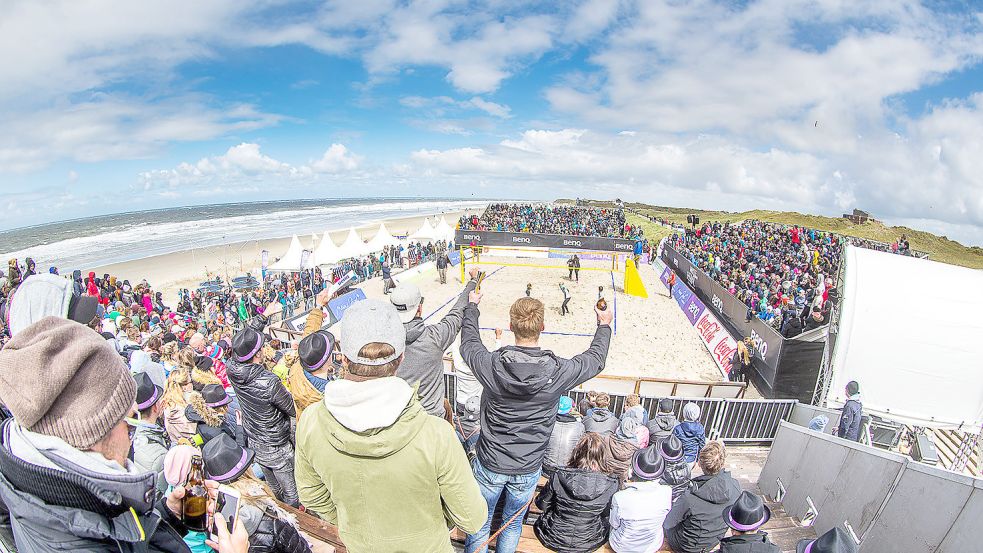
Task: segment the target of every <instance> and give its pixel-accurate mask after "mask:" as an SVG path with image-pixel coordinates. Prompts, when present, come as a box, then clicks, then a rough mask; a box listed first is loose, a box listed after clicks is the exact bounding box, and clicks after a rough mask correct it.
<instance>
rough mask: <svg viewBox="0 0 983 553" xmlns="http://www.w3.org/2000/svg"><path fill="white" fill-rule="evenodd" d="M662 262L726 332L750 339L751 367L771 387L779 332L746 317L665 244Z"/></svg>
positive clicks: (741, 306)
mask: <svg viewBox="0 0 983 553" xmlns="http://www.w3.org/2000/svg"><path fill="white" fill-rule="evenodd" d="M662 261H663V262H665V264H666V267H667V268H668V269H670V270H673V271H675V273H676V274H677V275H679V279H678V280H677V284H676V285H677V286H678V285H679V284H681V283H685V284H686V285H687V287H688V289H689V290H692V292H693V293H695V294H696V296H697V297H698V298H699V299H700V300H701V301H702V302H703V304H704V305H705V307H706V309H707V310H708V311H710V312H712V313H713V314H714V315H716V316H717V318H718V319H719V320H720V321H721V322H723V323H724V324H725V325H726V327H727V330H728V331H729V332H730V333H732V334H733V335H734V336H736V337H738V338H743V337H750V338H751V340H752V341H753V342H754V351H753V352H752V354H753V355H754V357H755V360H756V362H755V363H754V368H755V370H756V371H757V372H758V374H759V375H760V376H761V378H762V379H763V380H765V381H766V382H767V384H768V386H769V387H771V386H773V385H774V383H775V376H776V374H777V372H778V363H779V360H780V358H781V353H782V346H783V344H784V338H782V336H781V334H779V333H778V332H776V331H775V329H773V328H772V327H770V326H768V325H767V324H765V323H764V322H763V321H762V320H761V319H758V318H757V317H754V316H751V317H750V318H749V317H748V316H747V306H746V305H744V304H743V303H742V302H741V301H740V300H738V299H737V298H735V297H734V296H733V295H731V293H730V292H728V291H727V290H726V289H725V288H724V287H723V286H721V285H720V283H718V282H717V281H715V280H713V279H712V278H710V276H709V275H707V274H706V273H704V272H703V271H701V270H700V269H698V268H697V267H695V266H694V265H693V264H692V263H690V262H689V260H688V259H686V258H685V257H683V256H682V255H680V254H679V253H678V252H676V250H674V249H673V248H672V247H670V246H669V245H666V246H665V247H664V248H663V250H662ZM673 295H675V294H673ZM677 301H678V299H677Z"/></svg>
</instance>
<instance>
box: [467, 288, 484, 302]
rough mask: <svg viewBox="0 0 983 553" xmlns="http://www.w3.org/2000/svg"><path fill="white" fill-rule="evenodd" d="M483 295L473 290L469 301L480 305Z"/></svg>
mask: <svg viewBox="0 0 983 553" xmlns="http://www.w3.org/2000/svg"><path fill="white" fill-rule="evenodd" d="M483 295H484V294H482V293H481V292H478V291H477V290H471V292H469V293H468V301H469V302H471V303H473V304H475V305H478V304H479V303H481V297H482V296H483Z"/></svg>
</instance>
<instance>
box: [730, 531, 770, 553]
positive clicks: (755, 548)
mask: <svg viewBox="0 0 983 553" xmlns="http://www.w3.org/2000/svg"><path fill="white" fill-rule="evenodd" d="M718 553H781V549H779V548H778V546H777V545H775V544H773V543H771V541H769V540H768V533H767V532H755V533H753V534H742V535H740V536H731V537H729V538H724V539H722V540H720V550H719V551H718Z"/></svg>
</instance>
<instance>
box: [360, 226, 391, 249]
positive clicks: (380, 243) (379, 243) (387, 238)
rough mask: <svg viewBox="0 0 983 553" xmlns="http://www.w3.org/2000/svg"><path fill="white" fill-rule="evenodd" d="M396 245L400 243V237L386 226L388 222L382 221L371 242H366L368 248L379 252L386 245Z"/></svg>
mask: <svg viewBox="0 0 983 553" xmlns="http://www.w3.org/2000/svg"><path fill="white" fill-rule="evenodd" d="M396 245H399V239H398V238H396V237H394V236H393V235H392V234H390V232H389V229H387V228H386V224H385V223H382V224H381V225H379V230H378V231H377V232H376V233H375V236H373V237H372V240H369V243H368V244H366V248H367V249H368V250H369V251H370V252H379V251H382V249H383V248H385V247H386V246H396Z"/></svg>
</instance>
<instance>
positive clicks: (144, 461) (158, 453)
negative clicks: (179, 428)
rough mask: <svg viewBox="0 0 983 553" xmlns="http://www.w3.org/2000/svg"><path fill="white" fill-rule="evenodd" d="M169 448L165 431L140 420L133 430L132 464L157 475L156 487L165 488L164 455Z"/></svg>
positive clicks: (162, 489) (161, 489)
mask: <svg viewBox="0 0 983 553" xmlns="http://www.w3.org/2000/svg"><path fill="white" fill-rule="evenodd" d="M168 448H170V440H168V439H167V431H165V430H164V429H163V428H161V427H160V426H158V425H156V424H153V423H149V422H143V421H141V422H140V424H138V425H137V427H136V429H135V430H134V431H133V464H135V465H136V466H137V467H138V468H140V470H143V471H146V472H153V473H154V474H156V475H157V489H158V490H160V491H161V492H163V491H164V490H166V489H167V480H165V479H164V456H165V455H167V450H168Z"/></svg>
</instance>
